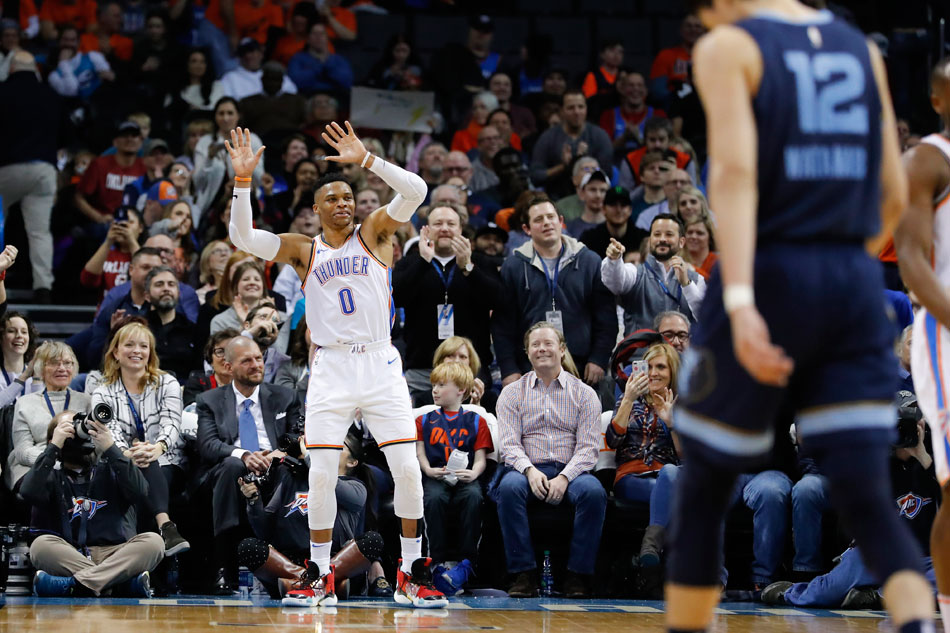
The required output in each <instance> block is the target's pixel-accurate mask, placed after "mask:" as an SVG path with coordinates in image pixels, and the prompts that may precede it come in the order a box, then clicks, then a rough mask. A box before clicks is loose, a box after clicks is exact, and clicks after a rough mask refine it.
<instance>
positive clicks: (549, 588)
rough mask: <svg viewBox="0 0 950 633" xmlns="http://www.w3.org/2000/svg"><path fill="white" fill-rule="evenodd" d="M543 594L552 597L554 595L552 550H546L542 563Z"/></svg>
mask: <svg viewBox="0 0 950 633" xmlns="http://www.w3.org/2000/svg"><path fill="white" fill-rule="evenodd" d="M541 595H542V596H544V597H545V598H550V597H551V596H553V595H554V574H552V573H551V552H550V551H548V550H544V562H543V563H541Z"/></svg>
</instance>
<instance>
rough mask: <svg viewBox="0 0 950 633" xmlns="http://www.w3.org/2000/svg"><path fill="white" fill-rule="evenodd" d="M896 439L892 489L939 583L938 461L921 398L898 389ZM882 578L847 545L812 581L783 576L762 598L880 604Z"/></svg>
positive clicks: (819, 604) (807, 603) (817, 604)
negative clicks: (935, 543)
mask: <svg viewBox="0 0 950 633" xmlns="http://www.w3.org/2000/svg"><path fill="white" fill-rule="evenodd" d="M897 397H898V418H899V422H898V439H897V443H896V444H895V445H894V451H893V454H892V455H891V489H892V494H893V498H894V505H895V507H896V509H897V511H898V513H899V514H900V517H901V518H902V519H904V520H905V521H909V522H910V523H909V525H910V529H911V532H913V534H914V538H915V539H916V540H917V542H918V543H919V544H920V547H921V549H922V550H923V552H924V561H923V563H924V568H925V569H926V571H927V580H929V581H930V583H931V585H933V586H934V587H935V588H936V578H935V576H934V568H933V563H932V561H931V558H930V530H931V527H932V526H933V523H934V517H935V516H936V513H937V503H938V501H939V499H940V485H939V484H938V483H937V474H936V471H935V470H934V460H933V457H931V455H930V453H928V452H927V442H926V440H925V435H926V428H925V427H926V425H925V424H924V420H923V418H922V416H921V413H920V410H919V409H918V408H917V397H916V396H914V394H912V393H911V392H909V391H900V392H898V394H897ZM880 584H881V583H880V580H879V579H878V578H877V577H876V576H875V575H874V574H873V573H872V572H871V571H870V570H869V569H868V567H867V566H866V565H865V564H864V560H863V558H862V556H861V554H860V553H859V552H858V549H857V548H856V547H850V548H848V549H847V550H845V552H844V554H842V555H841V556H840V558H839V560H838V564H837V565H836V566H835V567H834V569H832V570H831V571H830V572H828V573H827V574H824V575H823V576H818V577H817V578H814V579H813V580H812V581H811V582H799V583H792V582H789V581H783V580H780V581H778V582H773V583H772V584H771V585H769V586H768V587H766V588H765V589H764V590H763V591H762V602H765V603H767V604H787V605H790V606H795V607H811V608H816V609H817V608H828V609H837V608H842V609H880V608H881V606H882V605H881V597H880Z"/></svg>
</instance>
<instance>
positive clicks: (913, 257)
mask: <svg viewBox="0 0 950 633" xmlns="http://www.w3.org/2000/svg"><path fill="white" fill-rule="evenodd" d="M930 102H931V104H932V105H933V108H934V110H935V111H936V112H937V114H939V115H940V119H941V121H942V123H943V132H941V133H939V134H931V135H930V136H927V137H926V138H924V139H923V140H921V142H920V145H918V146H916V147H914V148H913V149H911V150H909V151H908V152H907V153H906V154H904V167H905V169H906V171H907V179H908V183H909V188H910V204H909V206H908V207H907V210H906V211H905V212H904V215H903V217H902V218H901V222H900V224H899V225H898V227H897V230H896V232H895V233H894V245H895V246H896V247H897V261H898V263H899V265H900V271H901V276H902V277H903V279H904V283H905V284H907V287H908V288H910V289H911V290H912V291H914V292H915V293H916V294H917V297H918V299H919V300H920V303H921V305H922V306H923V308H922V309H921V310H919V311H918V312H917V314H916V316H915V317H914V330H913V339H912V341H911V351H910V365H911V376H913V379H914V389H915V390H916V391H917V401H918V403H919V405H920V408H921V411H923V414H924V417H926V419H927V423H928V424H929V425H930V431H931V440H932V444H933V456H934V463H935V465H936V469H937V480H938V481H939V482H940V486H941V488H942V490H943V493H942V497H943V499H942V503H941V504H940V509H939V510H938V511H937V516H936V518H935V519H934V523H933V528H932V530H931V533H930V555H931V557H932V559H933V566H934V572H935V573H936V576H937V594H938V601H939V603H940V614H941V615H942V616H943V618H942V619H943V630H944V632H945V633H950V464H948V462H947V460H948V458H950V420H948V417H950V413H948V406H950V405H948V403H947V396H948V395H950V57H948V58H945V59H943V60H942V61H941V62H940V63H938V64H937V66H936V67H935V68H934V70H933V73H932V74H931V78H930Z"/></svg>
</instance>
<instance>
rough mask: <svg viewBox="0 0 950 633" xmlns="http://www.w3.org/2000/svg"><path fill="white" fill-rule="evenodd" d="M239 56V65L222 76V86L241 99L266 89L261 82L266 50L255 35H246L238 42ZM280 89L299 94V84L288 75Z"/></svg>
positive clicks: (225, 92) (226, 91)
mask: <svg viewBox="0 0 950 633" xmlns="http://www.w3.org/2000/svg"><path fill="white" fill-rule="evenodd" d="M237 56H238V62H239V65H238V67H237V68H235V69H234V70H230V71H228V72H226V73H224V75H223V76H222V77H221V88H222V89H223V90H224V94H226V95H227V96H229V97H233V98H234V99H237V100H238V101H240V100H241V99H243V98H244V97H250V96H251V95H256V94H260V93H261V92H263V91H264V84H263V83H262V82H261V75H263V71H262V70H261V64H262V63H263V62H264V51H263V50H262V49H261V45H260V43H259V42H258V41H257V40H255V39H254V38H253V37H245V38H244V39H242V40H241V42H240V43H239V44H238V47H237ZM280 89H281V91H282V92H286V93H290V94H297V85H296V84H295V83H294V82H293V81H291V79H290V77H288V76H287V75H284V83H283V84H282V85H281V88H280Z"/></svg>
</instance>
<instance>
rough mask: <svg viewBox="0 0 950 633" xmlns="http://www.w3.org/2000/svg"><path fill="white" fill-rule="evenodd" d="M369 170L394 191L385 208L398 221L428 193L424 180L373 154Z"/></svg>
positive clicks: (409, 216) (414, 209) (413, 208)
mask: <svg viewBox="0 0 950 633" xmlns="http://www.w3.org/2000/svg"><path fill="white" fill-rule="evenodd" d="M369 170H370V171H371V172H373V173H374V174H376V175H377V176H379V177H380V178H381V179H382V180H383V182H385V183H386V184H387V185H389V186H390V187H392V188H393V190H394V191H395V192H396V196H395V197H394V198H393V199H392V201H391V202H390V203H389V205H388V206H387V208H386V213H388V214H389V217H391V218H392V219H394V220H397V221H399V222H408V221H409V220H410V219H412V214H413V213H415V212H416V209H418V208H419V205H420V204H422V201H423V200H425V199H426V194H427V193H428V189H427V188H426V182H425V181H424V180H423V179H422V178H420V177H419V176H417V175H416V174H414V173H412V172H409V171H406V170H405V169H403V168H402V167H399V166H397V165H393V164H392V163H387V162H386V161H384V160H383V159H382V158H380V157H379V156H373V164H372V165H371V166H370V168H369ZM232 213H233V212H232Z"/></svg>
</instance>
